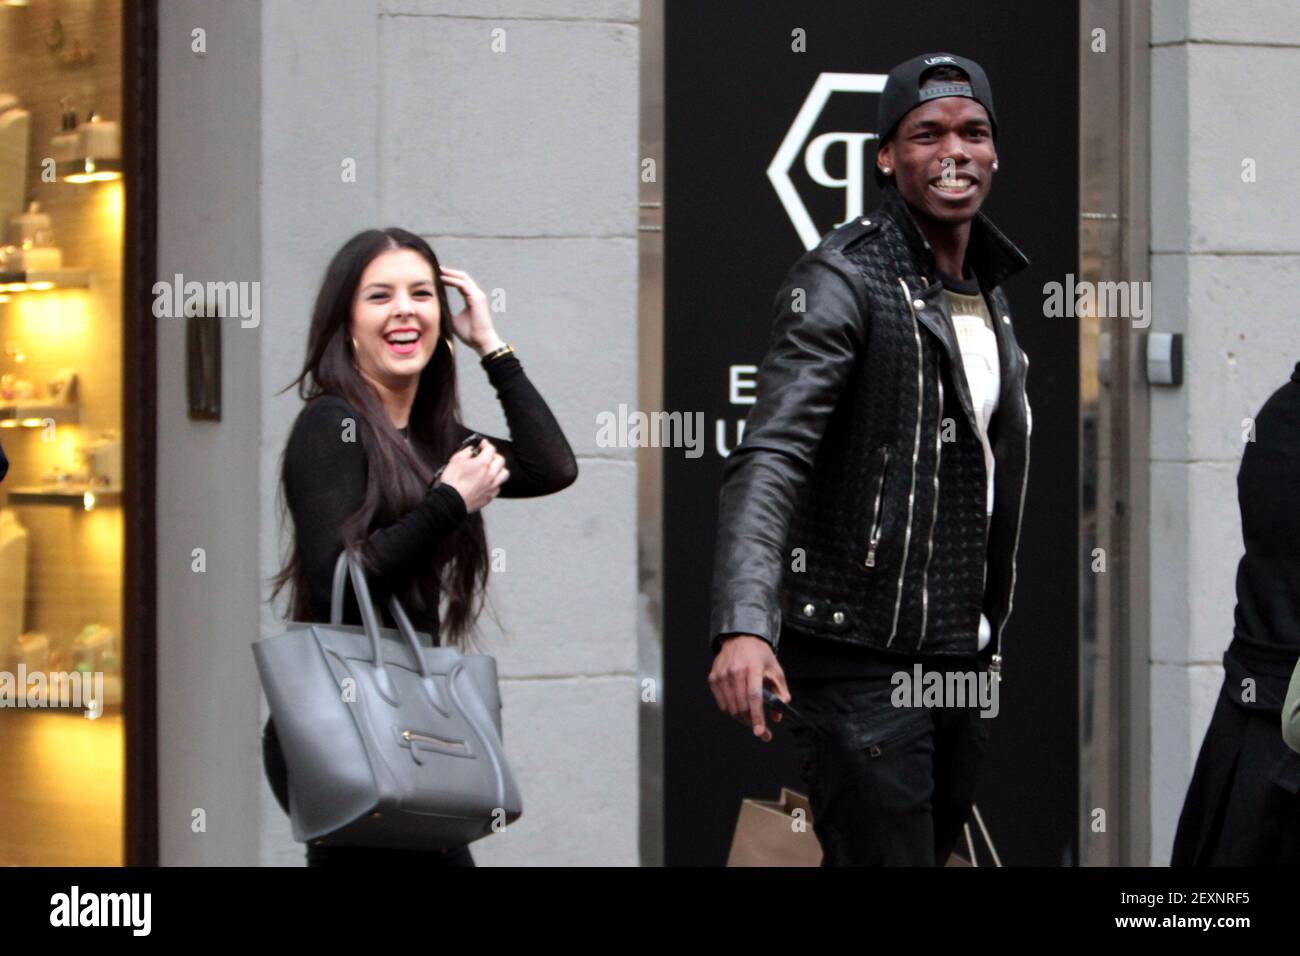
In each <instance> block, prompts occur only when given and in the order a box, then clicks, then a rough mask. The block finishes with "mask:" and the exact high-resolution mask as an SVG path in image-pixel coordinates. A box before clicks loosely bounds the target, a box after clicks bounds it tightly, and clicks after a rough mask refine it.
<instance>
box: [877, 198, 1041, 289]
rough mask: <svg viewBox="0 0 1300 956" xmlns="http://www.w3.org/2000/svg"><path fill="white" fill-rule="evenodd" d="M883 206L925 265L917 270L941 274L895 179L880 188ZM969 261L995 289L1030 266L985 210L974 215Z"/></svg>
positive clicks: (915, 257)
mask: <svg viewBox="0 0 1300 956" xmlns="http://www.w3.org/2000/svg"><path fill="white" fill-rule="evenodd" d="M880 206H881V209H883V210H884V211H885V212H886V213H888V215H889V217H890V218H891V219H892V220H894V222H896V223H897V224H898V227H899V229H901V230H902V232H903V236H904V238H905V239H906V242H907V247H908V250H909V251H910V252H911V254H912V261H913V262H914V263H916V264H917V265H919V266H922V268H920V269H919V270H918V271H919V272H921V273H922V274H923V275H930V276H933V275H938V272H939V270H938V266H937V265H936V264H935V261H934V252H933V251H932V250H931V249H930V243H929V241H928V240H927V239H926V238H925V236H924V235H923V234H922V232H921V228H920V227H919V226H918V225H917V224H916V219H915V218H914V217H913V215H912V210H911V208H910V207H909V206H908V205H907V201H906V200H904V199H903V196H902V194H901V193H899V191H898V188H897V187H896V186H895V185H894V183H893V180H890V181H889V182H887V183H886V184H885V186H884V188H883V189H882V190H881V202H880ZM966 261H967V263H969V265H970V267H971V268H972V269H973V270H974V272H975V277H976V278H977V279H978V280H979V283H980V286H981V287H983V288H985V289H993V288H996V287H997V286H999V285H1001V284H1002V282H1003V281H1004V280H1005V279H1006V278H1008V277H1009V276H1012V275H1015V274H1016V273H1017V272H1019V271H1020V270H1021V269H1023V268H1024V267H1025V266H1027V265H1029V259H1028V258H1026V256H1025V254H1024V253H1023V252H1021V251H1020V250H1019V249H1018V248H1016V246H1015V245H1014V244H1013V243H1012V242H1011V240H1010V239H1008V238H1007V237H1006V236H1004V235H1003V234H1002V232H1001V230H999V229H998V228H997V227H996V226H995V225H993V223H992V222H990V221H989V218H988V216H986V215H984V213H982V212H977V213H976V214H975V218H974V219H973V220H971V227H970V243H969V244H968V246H967V248H966Z"/></svg>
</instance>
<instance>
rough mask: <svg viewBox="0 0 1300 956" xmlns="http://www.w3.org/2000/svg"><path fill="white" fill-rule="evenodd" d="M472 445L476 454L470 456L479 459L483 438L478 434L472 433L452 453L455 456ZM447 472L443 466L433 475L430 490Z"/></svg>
mask: <svg viewBox="0 0 1300 956" xmlns="http://www.w3.org/2000/svg"><path fill="white" fill-rule="evenodd" d="M470 445H473V446H474V454H472V455H470V457H471V458H477V457H478V453H479V452H480V451H482V450H483V436H482V435H480V434H479V433H478V432H470V433H469V434H468V435H466V436H465V439H464V441H462V442H461V443H460V444H459V445H457V446H456V451H454V452H452V454H453V455H454V454H456V452H458V451H460V450H461V449H462V448H468V447H469V446H470ZM446 470H447V466H446V465H443V466H442V467H441V468H439V469H438V470H437V471H435V472H434V473H433V477H432V478H430V479H429V487H430V488H432V487H433V486H434V485H436V484H437V483H438V480H439V479H440V478H441V477H442V473H443V472H444V471H446Z"/></svg>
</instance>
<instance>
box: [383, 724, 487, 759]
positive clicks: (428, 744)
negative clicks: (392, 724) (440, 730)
mask: <svg viewBox="0 0 1300 956" xmlns="http://www.w3.org/2000/svg"><path fill="white" fill-rule="evenodd" d="M399 736H400V737H401V738H402V741H403V744H402V746H405V747H409V748H410V750H411V759H412V760H414V761H415V762H416V763H418V764H423V763H424V761H423V760H421V759H420V751H421V750H425V751H432V752H433V753H441V754H447V755H448V756H451V757H472V756H473V755H474V754H473V752H472V751H471V750H470V747H469V743H468V742H466V741H464V740H452V739H450V738H448V737H438V736H436V735H433V734H421V733H417V732H415V731H413V730H402V731H399Z"/></svg>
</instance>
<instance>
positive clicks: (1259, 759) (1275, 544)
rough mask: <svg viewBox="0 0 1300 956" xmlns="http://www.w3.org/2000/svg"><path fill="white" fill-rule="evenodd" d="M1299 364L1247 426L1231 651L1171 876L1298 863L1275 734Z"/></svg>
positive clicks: (1297, 825)
mask: <svg viewBox="0 0 1300 956" xmlns="http://www.w3.org/2000/svg"><path fill="white" fill-rule="evenodd" d="M1297 488H1300V363H1297V364H1296V366H1295V370H1294V371H1292V373H1291V379H1290V381H1289V382H1287V383H1286V384H1285V385H1283V386H1282V387H1281V388H1279V389H1278V390H1277V391H1276V392H1274V393H1273V395H1272V396H1271V397H1270V398H1269V399H1268V401H1266V402H1265V403H1264V407H1263V408H1261V409H1260V411H1259V414H1258V415H1256V416H1255V420H1254V433H1253V435H1252V436H1251V437H1250V440H1248V441H1247V442H1246V448H1245V451H1244V452H1243V453H1242V456H1241V467H1240V469H1238V471H1237V503H1238V506H1239V507H1240V509H1241V536H1242V540H1243V541H1244V543H1245V546H1246V553H1245V554H1244V555H1243V556H1242V558H1241V561H1240V562H1239V563H1238V565H1237V606H1236V609H1235V610H1234V612H1233V619H1234V624H1233V629H1232V642H1231V643H1230V644H1229V645H1228V649H1227V650H1226V651H1225V652H1224V654H1223V687H1222V689H1221V690H1220V693H1219V699H1218V702H1217V704H1216V705H1215V708H1214V715H1213V716H1212V717H1211V718H1210V726H1209V728H1208V729H1207V730H1206V732H1205V740H1204V742H1203V743H1202V744H1201V752H1200V755H1199V756H1198V757H1197V759H1196V769H1195V771H1194V772H1193V774H1192V780H1191V783H1190V784H1189V786H1188V788H1187V797H1186V800H1185V801H1184V803H1183V812H1182V815H1181V816H1180V818H1179V820H1178V830H1177V832H1176V834H1175V836H1174V848H1173V855H1172V857H1171V860H1170V865H1171V866H1297V865H1300V754H1297V753H1296V752H1295V751H1293V750H1291V749H1290V748H1289V747H1288V746H1287V743H1286V739H1285V738H1284V736H1283V729H1282V720H1283V702H1284V700H1285V699H1286V696H1287V685H1288V679H1289V678H1290V677H1291V674H1292V672H1293V671H1294V670H1295V668H1296V662H1297V660H1298V659H1300V549H1298V548H1297V546H1296V542H1298V541H1300V509H1297V508H1296V502H1295V493H1296V489H1297Z"/></svg>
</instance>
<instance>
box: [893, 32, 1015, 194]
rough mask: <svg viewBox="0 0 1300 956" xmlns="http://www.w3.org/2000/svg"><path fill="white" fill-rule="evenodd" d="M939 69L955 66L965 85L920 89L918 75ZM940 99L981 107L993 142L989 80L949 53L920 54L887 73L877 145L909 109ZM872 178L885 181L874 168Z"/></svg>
mask: <svg viewBox="0 0 1300 956" xmlns="http://www.w3.org/2000/svg"><path fill="white" fill-rule="evenodd" d="M940 66H952V67H956V68H957V69H959V70H961V71H962V72H963V73H965V74H966V76H967V77H968V78H969V82H966V81H961V80H952V81H949V82H944V83H939V84H936V85H934V86H930V87H927V88H926V89H924V90H923V89H921V75H922V74H923V73H925V72H926V71H927V70H930V69H934V68H935V67H940ZM944 96H964V97H966V98H967V99H972V100H974V101H975V102H976V103H979V104H980V105H981V106H983V107H984V109H986V110H987V111H988V114H989V125H990V126H992V127H993V139H994V141H996V140H997V138H998V119H997V115H996V114H995V113H994V112H993V88H992V87H991V86H989V78H988V77H987V76H985V75H984V68H983V67H982V66H980V65H979V64H978V63H976V62H975V61H974V60H968V59H967V58H966V57H964V56H956V55H955V54H952V53H923V54H921V55H920V56H914V57H912V59H910V60H904V61H903V62H902V63H900V64H898V66H896V67H894V68H893V69H892V70H890V71H889V77H888V78H887V79H886V80H885V88H884V89H883V90H882V91H881V92H880V105H879V107H878V110H877V113H876V130H877V131H878V134H879V140H878V141H877V142H878V144H879V145H884V143H885V141H886V140H888V139H889V137H890V136H892V135H893V133H894V129H895V128H896V127H897V126H898V124H899V123H900V122H901V121H902V119H903V117H904V116H906V115H907V114H908V113H910V112H912V110H914V109H916V108H917V107H918V106H920V105H922V104H923V103H928V102H929V101H930V100H937V99H939V98H940V97H944ZM875 177H876V182H877V183H882V182H884V181H885V179H886V178H887V177H885V176H882V175H881V173H880V170H878V169H877V170H876V171H875Z"/></svg>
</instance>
